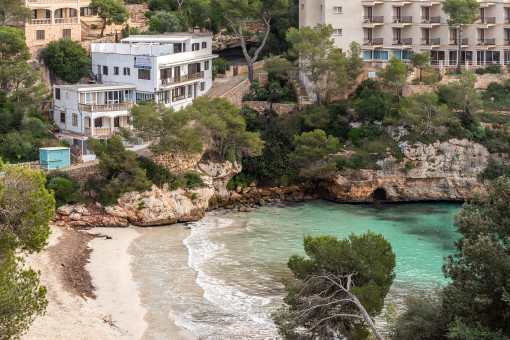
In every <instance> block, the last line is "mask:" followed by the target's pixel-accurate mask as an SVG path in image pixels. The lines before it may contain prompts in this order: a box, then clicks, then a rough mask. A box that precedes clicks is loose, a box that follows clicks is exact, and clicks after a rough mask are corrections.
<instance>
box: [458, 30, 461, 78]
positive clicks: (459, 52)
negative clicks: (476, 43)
mask: <svg viewBox="0 0 510 340" xmlns="http://www.w3.org/2000/svg"><path fill="white" fill-rule="evenodd" d="M461 53H462V26H459V51H458V52H457V74H460V73H461V70H460V54H461Z"/></svg>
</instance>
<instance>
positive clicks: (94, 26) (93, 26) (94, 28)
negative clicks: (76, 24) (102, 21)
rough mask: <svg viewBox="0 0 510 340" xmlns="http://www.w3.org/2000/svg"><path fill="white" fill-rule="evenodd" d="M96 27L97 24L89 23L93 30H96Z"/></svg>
mask: <svg viewBox="0 0 510 340" xmlns="http://www.w3.org/2000/svg"><path fill="white" fill-rule="evenodd" d="M97 27H98V26H97V25H96V24H91V25H90V28H92V29H93V30H97Z"/></svg>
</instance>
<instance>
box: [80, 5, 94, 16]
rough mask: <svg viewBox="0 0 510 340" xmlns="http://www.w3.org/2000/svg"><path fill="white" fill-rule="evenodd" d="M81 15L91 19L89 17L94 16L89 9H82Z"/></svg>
mask: <svg viewBox="0 0 510 340" xmlns="http://www.w3.org/2000/svg"><path fill="white" fill-rule="evenodd" d="M80 15H81V16H82V17H89V16H92V15H93V14H92V10H91V9H90V8H88V7H81V8H80Z"/></svg>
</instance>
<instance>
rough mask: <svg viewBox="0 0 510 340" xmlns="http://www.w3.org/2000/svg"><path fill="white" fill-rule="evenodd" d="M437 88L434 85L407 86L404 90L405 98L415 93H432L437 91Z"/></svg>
mask: <svg viewBox="0 0 510 340" xmlns="http://www.w3.org/2000/svg"><path fill="white" fill-rule="evenodd" d="M436 89H437V87H436V86H433V85H407V86H406V87H404V89H403V90H402V96H403V97H410V96H412V95H413V94H415V93H421V94H423V93H431V92H434V91H436Z"/></svg>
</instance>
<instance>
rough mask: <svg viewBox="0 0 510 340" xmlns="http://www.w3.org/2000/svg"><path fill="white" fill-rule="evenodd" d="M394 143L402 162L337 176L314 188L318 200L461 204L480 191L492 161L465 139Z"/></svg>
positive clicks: (479, 148) (389, 161) (394, 161)
mask: <svg viewBox="0 0 510 340" xmlns="http://www.w3.org/2000/svg"><path fill="white" fill-rule="evenodd" d="M399 145H400V147H401V150H402V152H403V154H404V160H403V161H401V162H396V160H395V159H394V158H388V159H385V160H384V161H380V162H379V165H380V167H381V169H380V170H355V171H349V172H347V173H336V174H335V175H334V176H331V177H328V178H326V179H325V180H323V181H321V183H320V184H319V187H320V188H321V189H322V190H321V191H322V193H323V196H324V197H325V198H327V199H330V200H334V201H338V202H374V201H389V202H401V201H423V200H448V201H461V200H464V199H466V198H467V197H468V196H469V195H470V193H471V192H472V191H473V190H477V189H480V188H482V186H483V183H482V181H480V180H479V179H478V175H479V174H480V173H481V172H482V171H483V170H484V169H485V168H486V166H487V163H488V161H489V159H490V158H491V157H497V156H494V155H490V154H489V152H488V151H487V149H486V148H485V147H483V146H482V145H480V144H477V143H472V142H470V141H468V140H465V139H464V140H457V139H451V140H449V141H446V142H436V143H434V144H431V145H425V144H422V143H418V144H415V145H413V146H412V147H411V146H409V145H407V144H406V143H405V142H403V143H400V144H399ZM406 164H407V167H406V166H405V165H406Z"/></svg>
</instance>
